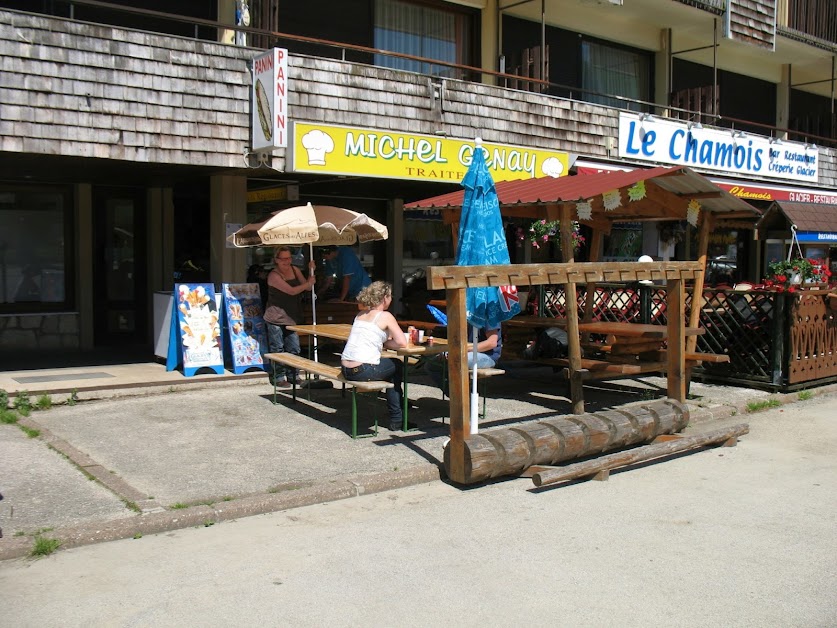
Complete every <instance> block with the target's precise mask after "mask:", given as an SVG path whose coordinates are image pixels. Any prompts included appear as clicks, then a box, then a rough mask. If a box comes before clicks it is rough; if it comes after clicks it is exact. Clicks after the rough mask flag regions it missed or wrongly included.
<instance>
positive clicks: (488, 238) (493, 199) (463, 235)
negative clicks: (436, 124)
mask: <svg viewBox="0 0 837 628" xmlns="http://www.w3.org/2000/svg"><path fill="white" fill-rule="evenodd" d="M481 143H482V142H481V140H480V139H479V138H477V140H476V142H475V147H474V156H473V159H472V160H471V165H470V166H469V168H468V172H466V173H465V178H464V179H462V187H464V188H465V197H464V199H463V203H462V214H461V216H460V218H459V242H458V243H457V246H456V264H457V265H458V266H481V265H487V264H509V263H510V259H509V249H508V245H507V244H506V233H505V230H504V229H503V219H502V217H501V216H500V204H499V203H498V201H497V192H496V190H495V189H494V180H493V179H492V178H491V173H490V172H489V171H488V166H487V165H486V163H485V155H484V152H483V150H482V146H481ZM465 307H466V311H467V317H468V323H469V324H471V325H472V326H473V327H474V359H473V362H474V376H473V383H472V391H471V433H472V434H476V433H477V409H478V404H479V395H478V394H477V338H478V331H479V329H480V328H483V327H485V328H488V329H496V328H498V327H500V323H502V322H503V321H505V320H508V319H509V318H511V317H512V316H515V315H516V314H519V313H520V302H519V300H518V297H517V289H516V288H515V287H514V286H503V287H497V286H486V287H483V288H468V289H467V291H466V296H465Z"/></svg>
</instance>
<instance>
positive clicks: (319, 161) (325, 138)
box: [302, 129, 334, 166]
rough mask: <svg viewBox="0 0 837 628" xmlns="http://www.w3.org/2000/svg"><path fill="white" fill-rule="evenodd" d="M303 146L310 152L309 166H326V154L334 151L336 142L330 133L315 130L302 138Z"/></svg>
mask: <svg viewBox="0 0 837 628" xmlns="http://www.w3.org/2000/svg"><path fill="white" fill-rule="evenodd" d="M302 146H303V147H304V148H305V150H306V151H308V165H309V166H325V156H326V153H330V152H331V151H333V150H334V140H333V139H331V136H330V135H329V134H328V133H323V132H322V131H320V130H319V129H314V130H313V131H308V133H306V134H305V135H303V136H302Z"/></svg>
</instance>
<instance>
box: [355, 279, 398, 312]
mask: <svg viewBox="0 0 837 628" xmlns="http://www.w3.org/2000/svg"><path fill="white" fill-rule="evenodd" d="M391 296H392V284H391V283H389V282H387V281H373V282H372V283H371V284H369V285H368V286H366V287H365V288H364V289H363V290H361V291H360V292H358V293H357V302H358V303H360V304H361V305H362V306H364V307H367V308H369V309H370V310H371V309H372V308H373V307H377V306H378V305H380V304H381V303H383V302H384V299H386V298H387V297H391Z"/></svg>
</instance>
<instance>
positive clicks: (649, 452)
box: [532, 423, 750, 486]
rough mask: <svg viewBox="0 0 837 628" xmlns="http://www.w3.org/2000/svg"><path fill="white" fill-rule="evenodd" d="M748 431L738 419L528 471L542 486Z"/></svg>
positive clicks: (735, 436)
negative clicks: (730, 423) (728, 424)
mask: <svg viewBox="0 0 837 628" xmlns="http://www.w3.org/2000/svg"><path fill="white" fill-rule="evenodd" d="M749 431H750V426H749V425H748V424H746V423H740V424H739V425H736V426H734V427H730V428H725V429H720V430H714V431H712V432H706V433H704V434H696V435H694V436H684V437H683V438H680V439H677V440H672V441H668V442H662V443H657V444H656V445H645V446H644V447H638V448H636V449H631V450H630V451H621V452H619V453H615V454H609V455H607V456H601V457H600V458H596V459H594V460H587V461H585V462H578V463H576V464H570V465H567V466H566V467H562V468H560V469H548V470H545V471H541V472H539V473H535V474H534V475H532V482H533V483H534V484H535V486H544V485H546V484H555V483H556V482H564V481H566V480H574V479H576V478H580V477H585V476H591V475H597V474H598V473H601V472H602V471H609V470H610V469H615V468H617V467H624V466H626V465H629V464H634V463H636V462H642V461H645V460H651V459H653V458H660V457H662V456H668V455H671V454H674V453H677V452H680V451H686V450H688V449H696V448H698V447H703V446H704V445H711V444H713V443H720V442H729V441H730V440H732V439H734V438H737V437H738V436H741V435H742V434H747V433H749Z"/></svg>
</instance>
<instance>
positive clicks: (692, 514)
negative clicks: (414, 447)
mask: <svg viewBox="0 0 837 628" xmlns="http://www.w3.org/2000/svg"><path fill="white" fill-rule="evenodd" d="M738 422H748V423H749V424H750V433H749V434H747V435H745V436H743V437H742V438H741V440H740V442H739V444H738V446H737V447H732V448H715V449H706V450H702V451H698V452H695V453H691V454H689V455H682V456H680V457H677V458H674V459H670V460H666V461H664V462H658V463H655V464H646V465H641V466H639V467H636V468H633V469H630V470H625V471H622V472H619V473H612V474H611V477H610V480H609V481H607V482H592V481H587V482H577V483H573V484H567V485H562V486H559V487H557V488H551V489H546V490H544V489H542V490H539V491H536V490H534V489H533V485H532V483H531V481H530V480H525V479H513V480H508V481H503V482H498V483H496V484H491V485H486V486H480V487H476V488H470V489H467V490H461V489H459V488H456V487H453V486H449V485H447V484H444V483H442V482H434V483H430V484H423V485H417V486H412V487H408V488H404V489H399V490H393V491H388V492H385V493H378V494H373V495H367V496H362V497H359V498H357V499H351V500H344V501H337V502H331V503H326V504H321V505H317V506H309V507H304V508H298V509H295V510H289V511H284V512H279V513H274V514H269V515H261V516H257V517H250V518H246V519H240V520H237V521H233V522H225V523H221V524H216V525H212V526H209V527H204V526H201V527H198V528H193V529H185V530H179V531H175V532H169V533H165V534H160V535H157V536H148V537H144V538H141V539H136V540H124V541H115V542H111V543H102V544H98V545H92V546H86V547H79V548H76V549H70V550H66V551H62V552H58V553H56V554H54V555H52V556H49V557H46V558H42V559H39V560H32V559H20V560H10V561H5V562H3V563H0V591H2V594H0V595H2V598H3V602H2V606H3V610H2V619H0V625H3V626H15V627H24V626H38V627H45V626H62V627H69V626H155V627H160V626H184V625H197V626H229V625H243V626H251V625H260V626H263V625H270V626H323V625H329V626H428V625H447V626H492V625H528V626H550V627H554V626H620V627H622V626H643V627H646V626H666V627H670V626H690V627H691V626H724V627H728V626H759V627H764V626H781V627H787V626H806V627H811V626H835V625H837V596H835V594H834V592H835V591H837V499H835V498H837V489H835V486H837V455H835V454H837V398H835V397H834V396H828V397H824V398H818V399H814V400H809V401H805V402H799V403H795V404H792V405H789V406H785V407H782V408H778V409H774V410H770V411H767V412H764V413H759V414H755V415H750V416H747V417H733V418H731V419H728V420H726V421H725V422H724V423H726V424H733V423H738ZM711 427H715V426H711ZM709 428H710V426H707V429H709Z"/></svg>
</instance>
